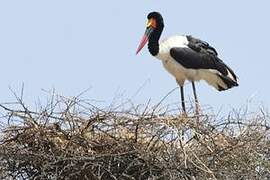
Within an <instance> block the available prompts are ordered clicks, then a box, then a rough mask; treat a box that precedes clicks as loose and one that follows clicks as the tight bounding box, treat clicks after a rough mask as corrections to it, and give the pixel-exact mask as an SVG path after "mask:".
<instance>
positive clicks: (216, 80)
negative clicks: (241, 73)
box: [156, 36, 237, 90]
mask: <svg viewBox="0 0 270 180" xmlns="http://www.w3.org/2000/svg"><path fill="white" fill-rule="evenodd" d="M192 40H195V38H193V37H191V36H173V37H170V38H167V39H166V40H163V41H162V42H160V44H159V52H158V54H157V55H156V58H158V59H160V60H162V63H163V66H164V67H165V69H166V70H167V71H168V72H169V73H170V74H172V75H173V76H174V77H175V78H176V80H177V82H178V83H179V85H182V86H183V85H184V82H185V81H186V80H188V81H191V82H192V81H200V80H205V81H206V82H207V83H208V84H209V85H211V86H213V87H215V88H216V89H217V90H226V89H229V88H231V87H233V86H235V85H237V80H236V76H235V75H234V73H233V72H232V71H231V69H230V68H228V67H227V66H226V65H225V64H224V63H223V62H222V61H221V60H220V59H219V58H218V57H217V55H215V54H214V53H213V54H210V53H204V54H203V52H196V51H195V50H193V49H191V48H190V47H192ZM196 40H197V41H200V40H199V39H196ZM200 42H201V43H205V42H203V41H200ZM189 46H190V47H189ZM193 46H196V44H193ZM208 46H209V45H208ZM210 47H211V46H210ZM201 48H202V47H201ZM175 49H176V50H175ZM177 49H178V52H180V53H181V51H182V54H183V55H182V56H181V57H179V54H180V53H178V57H177V55H175V54H174V53H177ZM203 50H204V51H206V49H203ZM203 50H200V51H203ZM190 52H191V53H196V54H198V57H197V58H198V61H205V65H203V64H200V62H193V64H192V61H188V59H187V57H185V56H192V55H191V54H189V53H190ZM213 52H215V53H216V51H215V50H214V51H213ZM200 54H201V55H200ZM182 58H183V59H184V58H186V59H185V60H187V61H188V63H185V61H184V60H182ZM190 58H191V57H190ZM203 58H205V59H207V58H208V61H209V62H206V61H207V60H205V59H203ZM211 63H212V64H211ZM219 66H221V70H220V71H221V72H220V71H219ZM222 71H224V72H222ZM224 78H225V79H228V81H229V82H227V81H226V80H225V81H224ZM230 80H231V81H230Z"/></svg>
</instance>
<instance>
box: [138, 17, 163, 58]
mask: <svg viewBox="0 0 270 180" xmlns="http://www.w3.org/2000/svg"><path fill="white" fill-rule="evenodd" d="M147 19H148V21H147V24H146V30H145V33H144V36H143V37H142V40H141V42H140V45H139V47H138V49H137V51H136V54H138V53H139V51H140V50H141V49H142V48H143V47H144V45H145V44H146V43H147V42H148V41H149V44H151V51H150V52H151V54H152V55H156V54H157V53H158V40H159V37H160V35H161V32H162V30H163V27H164V23H163V18H162V16H161V14H160V13H159V12H151V13H149V14H148V15H147ZM153 43H154V45H152V44H153ZM149 44H148V45H149ZM152 47H154V48H152ZM153 49H154V50H153Z"/></svg>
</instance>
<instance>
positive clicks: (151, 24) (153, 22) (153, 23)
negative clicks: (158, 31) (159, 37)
mask: <svg viewBox="0 0 270 180" xmlns="http://www.w3.org/2000/svg"><path fill="white" fill-rule="evenodd" d="M146 27H147V28H149V27H152V28H156V27H157V22H156V20H155V19H154V18H151V19H149V20H148V22H147V24H146Z"/></svg>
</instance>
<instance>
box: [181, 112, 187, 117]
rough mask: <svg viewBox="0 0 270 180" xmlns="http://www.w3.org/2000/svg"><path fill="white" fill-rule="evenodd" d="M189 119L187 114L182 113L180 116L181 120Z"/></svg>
mask: <svg viewBox="0 0 270 180" xmlns="http://www.w3.org/2000/svg"><path fill="white" fill-rule="evenodd" d="M187 117H188V115H187V112H185V111H184V112H182V113H181V114H180V118H187Z"/></svg>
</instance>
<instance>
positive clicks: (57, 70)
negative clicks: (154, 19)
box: [0, 0, 270, 110]
mask: <svg viewBox="0 0 270 180" xmlns="http://www.w3.org/2000/svg"><path fill="white" fill-rule="evenodd" d="M269 7H270V2H269V1H266V0H264V1H263V0H260V1H244V0H239V1H233V0H228V1H213V0H212V1H211V0H205V1H195V0H192V1H179V0H171V1H164V0H163V1H162V0H155V1H153V0H148V1H124V0H121V1H104V0H101V1H69V0H59V1H55V0H54V1H52V0H47V1H34V0H32V1H29V0H25V1H1V2H0V24H1V25H0V59H1V71H0V77H1V83H0V90H1V93H0V102H7V101H12V100H14V97H13V95H12V93H11V92H10V89H9V87H10V88H11V89H13V90H15V91H17V92H19V90H20V88H21V85H22V84H24V94H25V101H26V102H27V103H29V104H31V103H34V102H35V101H37V99H43V98H44V97H45V96H46V93H44V91H43V89H45V90H48V91H50V90H52V89H53V88H54V89H55V90H56V92H57V93H59V94H62V95H65V96H76V95H78V94H79V93H80V92H82V91H84V90H86V89H88V88H90V89H89V91H88V92H87V93H86V94H84V98H89V99H96V100H101V101H103V102H104V104H105V105H106V104H109V103H111V101H112V100H113V98H114V97H115V96H123V97H124V98H127V99H128V98H131V100H132V101H133V102H135V103H146V102H147V101H148V100H149V99H151V101H152V103H153V104H155V103H156V102H158V101H159V100H160V99H161V98H162V97H163V96H165V95H166V94H167V93H168V92H169V91H170V90H172V89H173V88H175V87H177V85H176V83H175V80H174V79H173V78H172V76H171V75H169V74H168V73H167V72H166V71H165V70H164V68H163V67H162V64H161V62H160V61H159V60H156V59H155V58H154V57H152V56H151V55H150V54H149V53H148V51H147V48H145V49H144V50H143V51H142V52H141V53H140V54H139V55H137V56H136V55H135V51H136V48H137V46H138V43H139V41H140V39H141V36H142V35H143V32H144V30H145V24H146V16H147V14H148V13H149V12H151V11H159V12H161V13H162V15H163V17H164V21H165V29H164V32H163V34H162V38H165V37H168V36H172V35H182V34H191V35H193V36H194V37H198V38H200V39H203V40H205V41H207V42H209V43H210V44H211V45H213V46H214V47H216V49H217V50H218V52H219V54H220V57H221V58H222V59H223V60H224V61H225V62H226V63H227V64H228V65H229V66H230V67H232V69H234V70H235V72H236V74H237V75H238V76H239V79H240V86H239V87H237V88H234V89H231V90H229V91H226V92H218V91H216V90H215V89H214V88H212V87H210V86H208V85H207V84H206V83H205V82H200V83H198V85H197V90H198V95H199V100H200V102H201V104H202V105H203V106H204V105H209V106H212V107H214V109H215V110H218V109H219V108H220V107H223V108H225V109H229V108H240V107H242V106H245V105H247V103H248V104H251V105H252V107H253V108H255V109H256V108H259V107H260V106H266V107H267V106H269V104H270V98H269V96H268V93H269V92H270V85H269V77H270V76H269V75H270V71H269V67H270V62H269V56H268V52H269V42H270V35H269V32H270V25H269V17H270V11H269ZM138 91H139V93H137V92H138ZM185 91H186V96H187V97H186V98H187V99H188V98H192V91H191V84H190V83H187V84H186V87H185ZM178 101H179V92H178V90H176V91H174V92H173V93H172V94H171V95H170V96H169V98H168V99H167V102H166V103H175V102H178Z"/></svg>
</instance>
